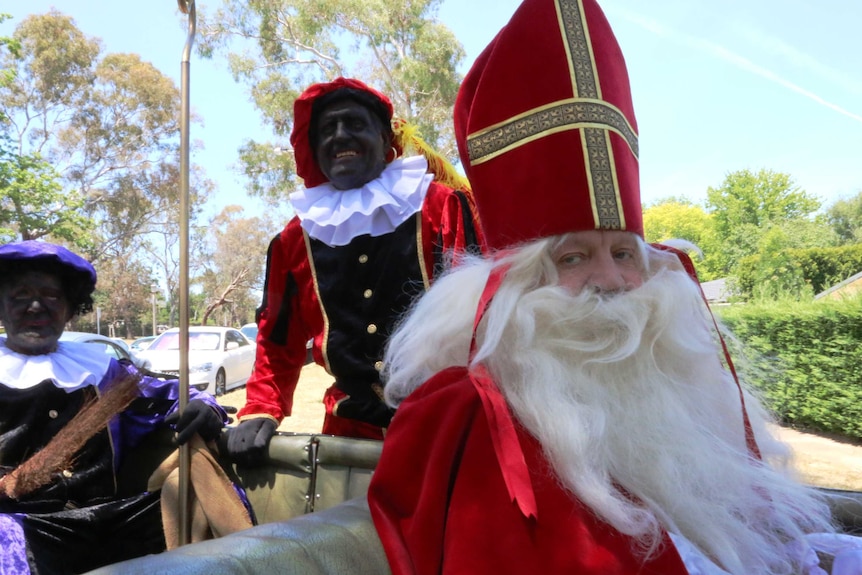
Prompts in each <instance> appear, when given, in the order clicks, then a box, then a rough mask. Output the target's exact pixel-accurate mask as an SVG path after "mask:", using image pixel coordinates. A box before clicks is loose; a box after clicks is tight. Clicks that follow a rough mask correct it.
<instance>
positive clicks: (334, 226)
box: [290, 156, 434, 246]
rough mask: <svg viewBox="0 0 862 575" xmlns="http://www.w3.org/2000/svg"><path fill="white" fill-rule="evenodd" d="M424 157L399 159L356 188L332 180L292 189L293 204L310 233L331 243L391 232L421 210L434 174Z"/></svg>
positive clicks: (291, 198) (347, 242)
mask: <svg viewBox="0 0 862 575" xmlns="http://www.w3.org/2000/svg"><path fill="white" fill-rule="evenodd" d="M427 170H428V162H427V160H425V158H424V157H422V156H412V157H410V158H398V159H397V160H394V161H393V162H391V163H390V164H389V165H388V166H386V168H385V169H384V170H383V172H382V173H381V174H380V176H379V177H378V178H377V179H376V180H372V181H370V182H368V183H367V184H365V185H364V186H362V187H361V188H355V189H352V190H337V189H335V188H333V187H332V185H331V184H330V183H329V182H327V183H325V184H321V185H319V186H316V187H314V188H309V189H307V190H299V191H296V192H293V193H292V194H290V203H291V204H293V209H294V211H295V212H296V215H297V216H299V219H300V222H301V224H302V228H303V229H304V230H305V231H306V232H308V235H309V236H311V237H313V238H315V239H317V240H320V241H322V242H323V243H325V244H326V245H328V246H344V245H347V244H349V243H350V241H351V240H352V239H353V238H355V237H357V236H361V235H363V234H369V235H371V236H381V235H383V234H388V233H389V232H392V231H393V230H395V228H397V227H398V226H400V225H401V224H402V223H404V222H405V221H406V220H407V219H408V218H409V217H410V216H412V215H413V214H415V213H416V212H418V211H419V210H420V209H422V202H423V201H424V199H425V193H426V192H427V191H428V186H430V185H431V180H433V179H434V176H433V175H432V174H428V173H426V172H427Z"/></svg>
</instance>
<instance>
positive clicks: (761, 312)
mask: <svg viewBox="0 0 862 575" xmlns="http://www.w3.org/2000/svg"><path fill="white" fill-rule="evenodd" d="M716 312H717V313H718V315H719V316H720V318H721V320H722V321H723V323H724V324H725V325H727V326H728V327H729V328H730V329H731V331H732V332H733V334H734V335H735V336H736V338H735V340H731V341H732V342H733V343H734V344H735V345H734V346H733V347H734V351H733V355H734V357H736V358H737V359H738V358H740V357H742V356H747V357H748V361H747V362H743V361H739V362H738V363H739V364H740V365H738V367H742V369H743V373H744V374H745V376H746V379H747V380H748V381H749V383H751V384H753V385H754V386H755V387H756V388H757V389H759V390H760V392H761V393H762V394H763V396H764V398H765V400H766V401H767V404H768V405H769V407H770V408H771V409H772V410H773V411H774V412H775V413H776V414H777V415H778V416H779V417H780V419H781V420H782V421H783V422H784V423H786V424H791V425H796V426H800V427H803V428H806V429H809V430H813V431H821V432H828V433H835V434H839V435H844V436H847V437H851V438H855V439H862V345H860V343H862V298H854V299H849V300H844V301H838V302H832V301H817V302H812V303H805V304H802V303H798V302H797V303H792V304H791V303H788V302H787V301H786V300H785V301H780V300H774V301H771V302H763V303H761V304H758V305H745V306H729V307H723V308H718V309H717V310H716ZM740 342H744V346H743V344H741V343H740Z"/></svg>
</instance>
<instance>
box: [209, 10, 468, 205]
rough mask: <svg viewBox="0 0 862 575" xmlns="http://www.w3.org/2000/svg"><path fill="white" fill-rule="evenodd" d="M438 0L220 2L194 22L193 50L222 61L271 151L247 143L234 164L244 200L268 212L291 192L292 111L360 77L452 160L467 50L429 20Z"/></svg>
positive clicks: (292, 181) (294, 181) (441, 27)
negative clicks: (305, 97) (268, 135)
mask: <svg viewBox="0 0 862 575" xmlns="http://www.w3.org/2000/svg"><path fill="white" fill-rule="evenodd" d="M440 2H441V0H314V1H310V0H267V1H263V0H257V1H252V2H247V1H244V0H243V1H241V0H223V2H222V4H221V6H220V8H219V9H218V10H216V11H215V12H213V13H211V14H206V13H201V17H200V24H199V26H198V31H199V35H200V41H199V42H198V47H199V50H200V53H201V54H202V55H204V56H214V55H216V54H226V55H227V58H228V62H229V65H230V68H231V71H232V73H233V75H234V78H235V79H237V80H238V81H242V82H245V83H246V84H247V85H248V86H249V88H250V91H251V96H252V99H253V101H254V103H255V105H256V106H257V108H258V109H259V110H260V112H261V114H262V115H263V118H264V121H265V122H267V123H268V124H269V125H270V126H271V127H272V129H273V133H274V134H275V136H276V138H277V139H278V142H277V143H273V142H270V143H261V142H253V141H249V142H246V143H245V144H244V145H243V147H242V149H241V150H240V161H241V163H242V165H243V169H244V172H245V174H246V177H247V179H248V182H249V183H248V185H247V191H248V193H249V194H250V195H254V196H259V197H261V198H263V199H265V200H267V201H269V202H270V203H272V204H277V203H279V202H283V201H284V194H285V190H290V189H291V188H293V187H294V186H295V185H296V183H297V182H296V177H295V166H294V164H293V162H292V159H288V158H286V157H283V155H279V154H274V153H271V152H267V151H266V149H267V148H268V149H269V150H275V149H283V150H288V149H289V146H288V143H287V141H286V140H287V136H288V135H289V133H290V131H291V129H292V126H293V102H294V100H295V99H296V97H297V96H298V95H299V94H300V93H301V92H302V90H304V89H305V88H306V87H307V86H308V85H310V84H311V83H313V82H319V81H327V80H332V79H334V78H335V77H337V76H352V77H356V78H360V79H362V80H363V81H365V82H367V83H368V84H370V85H372V86H374V87H376V88H377V89H379V90H381V91H382V92H383V93H385V94H386V95H387V96H389V97H390V98H391V100H392V103H393V107H394V108H395V114H396V116H398V117H401V118H403V119H406V120H408V121H409V122H411V123H413V124H416V125H417V126H418V128H419V131H420V133H421V134H422V137H423V139H425V141H427V142H429V143H430V144H431V145H432V147H434V148H435V149H436V150H437V151H438V152H440V153H441V154H442V155H443V156H445V157H448V158H449V159H451V160H453V161H457V151H456V146H455V141H454V135H453V132H452V121H451V119H452V106H453V104H454V101H455V96H456V95H457V91H458V86H459V84H460V78H459V76H458V74H457V72H456V69H457V67H458V65H459V64H460V62H461V61H462V60H463V58H464V50H463V48H462V46H461V44H460V42H458V40H457V38H455V36H454V35H453V34H452V32H451V31H450V30H449V29H448V28H446V27H445V26H443V25H442V24H440V23H439V22H438V21H437V20H436V18H435V16H436V12H437V9H438V7H439V5H440Z"/></svg>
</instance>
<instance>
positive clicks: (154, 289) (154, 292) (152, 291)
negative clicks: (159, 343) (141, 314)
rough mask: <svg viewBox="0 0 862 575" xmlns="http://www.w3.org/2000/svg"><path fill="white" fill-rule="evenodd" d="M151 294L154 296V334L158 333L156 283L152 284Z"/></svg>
mask: <svg viewBox="0 0 862 575" xmlns="http://www.w3.org/2000/svg"><path fill="white" fill-rule="evenodd" d="M150 294H151V295H152V298H153V336H156V335H158V334H157V333H156V285H155V284H153V285H152V286H150Z"/></svg>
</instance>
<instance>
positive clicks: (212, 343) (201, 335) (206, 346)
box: [147, 331, 221, 351]
mask: <svg viewBox="0 0 862 575" xmlns="http://www.w3.org/2000/svg"><path fill="white" fill-rule="evenodd" d="M219 341H221V336H220V335H219V333H218V332H213V331H198V332H189V349H198V350H216V349H219ZM179 348H180V334H179V332H176V333H163V334H162V335H160V336H159V338H158V339H157V340H155V341H154V342H153V345H151V346H150V347H149V348H147V349H154V350H157V351H158V350H162V351H164V350H169V349H179Z"/></svg>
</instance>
